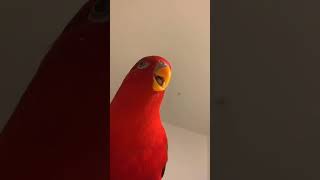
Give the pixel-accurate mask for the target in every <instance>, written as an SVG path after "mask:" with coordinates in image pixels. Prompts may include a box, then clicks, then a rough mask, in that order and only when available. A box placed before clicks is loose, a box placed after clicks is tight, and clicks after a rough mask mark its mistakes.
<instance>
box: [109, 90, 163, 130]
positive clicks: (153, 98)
mask: <svg viewBox="0 0 320 180" xmlns="http://www.w3.org/2000/svg"><path fill="white" fill-rule="evenodd" d="M134 87H135V88H132V86H129V85H122V86H121V87H120V89H119V90H118V92H117V94H116V95H115V97H114V98H113V101H112V102H111V106H110V112H111V116H112V117H113V114H116V115H117V116H124V117H128V118H130V119H135V118H139V119H140V120H139V121H143V120H145V121H147V122H150V119H151V120H152V121H160V106H161V102H162V99H163V96H164V92H155V91H153V90H152V89H146V88H144V87H139V86H134ZM119 112H121V113H119ZM124 117H123V118H120V117H117V118H111V121H112V120H113V119H116V120H117V121H119V119H123V120H124V121H126V123H130V122H128V121H130V120H128V119H125V118H124ZM120 121H121V120H120ZM132 122H133V123H134V121H132ZM139 123H140V124H143V123H144V122H139Z"/></svg>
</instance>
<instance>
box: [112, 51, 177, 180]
mask: <svg viewBox="0 0 320 180" xmlns="http://www.w3.org/2000/svg"><path fill="white" fill-rule="evenodd" d="M170 78H171V64H170V63H169V62H168V61H167V60H166V59H164V58H162V57H160V56H148V57H144V58H142V59H141V60H139V61H138V62H137V63H136V64H135V65H134V66H133V67H132V69H131V70H130V71H129V73H128V74H127V76H126V77H125V79H124V80H123V82H122V84H121V86H120V88H119V90H118V91H117V93H116V95H115V96H114V98H113V100H112V102H111V105H110V177H111V180H160V179H161V178H162V177H163V175H164V172H165V167H166V163H167V159H168V142H167V136H166V133H165V129H164V128H163V126H162V121H161V118H160V105H161V102H162V99H163V97H164V93H165V90H166V88H167V87H168V84H169V82H170Z"/></svg>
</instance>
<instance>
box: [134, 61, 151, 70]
mask: <svg viewBox="0 0 320 180" xmlns="http://www.w3.org/2000/svg"><path fill="white" fill-rule="evenodd" d="M148 66H149V63H147V62H145V61H142V62H140V63H139V64H138V65H137V68H138V69H145V68H147V67H148Z"/></svg>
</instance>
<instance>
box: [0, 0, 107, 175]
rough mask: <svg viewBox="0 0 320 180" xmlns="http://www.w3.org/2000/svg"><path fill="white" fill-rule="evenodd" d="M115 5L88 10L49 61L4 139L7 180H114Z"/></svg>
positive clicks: (0, 146)
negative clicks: (111, 118) (111, 80)
mask: <svg viewBox="0 0 320 180" xmlns="http://www.w3.org/2000/svg"><path fill="white" fill-rule="evenodd" d="M108 4H109V3H107V1H105V0H98V1H95V0H90V1H89V2H87V3H85V4H84V6H83V7H82V8H81V9H80V10H79V12H78V13H77V14H76V15H75V17H74V18H73V19H72V20H71V22H70V23H69V24H68V25H67V26H66V28H65V29H64V30H63V32H62V33H61V34H60V36H59V37H58V38H57V40H56V41H55V42H54V44H53V46H52V47H51V49H50V50H49V51H48V53H47V54H46V55H45V57H44V59H43V60H42V62H41V64H40V67H39V69H38V71H37V73H36V74H35V76H34V78H33V79H32V82H31V83H30V84H29V86H28V87H27V89H26V91H25V93H24V94H23V96H22V98H21V99H20V102H19V104H18V105H17V107H16V109H15V111H14V112H13V114H12V116H11V118H10V119H9V121H8V123H7V124H6V126H5V127H4V130H3V131H2V132H1V135H0V179H1V180H107V178H108V174H107V172H108V163H109V161H108V159H107V158H108V157H109V156H108V151H109V148H108V147H107V146H108V143H107V142H108V141H109V138H108V136H109V132H108V130H107V129H108V128H107V127H108V125H109V122H108V121H107V120H108V115H107V110H106V109H107V107H108V103H109V100H108V99H109V55H110V47H109V25H110V24H109V18H108V8H107V5H108ZM58 11H59V10H57V13H59V12H58ZM31 43H32V42H31Z"/></svg>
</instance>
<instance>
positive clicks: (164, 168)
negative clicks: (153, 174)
mask: <svg viewBox="0 0 320 180" xmlns="http://www.w3.org/2000/svg"><path fill="white" fill-rule="evenodd" d="M165 171H166V166H164V167H163V169H162V173H161V177H163V175H164V172H165Z"/></svg>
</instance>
